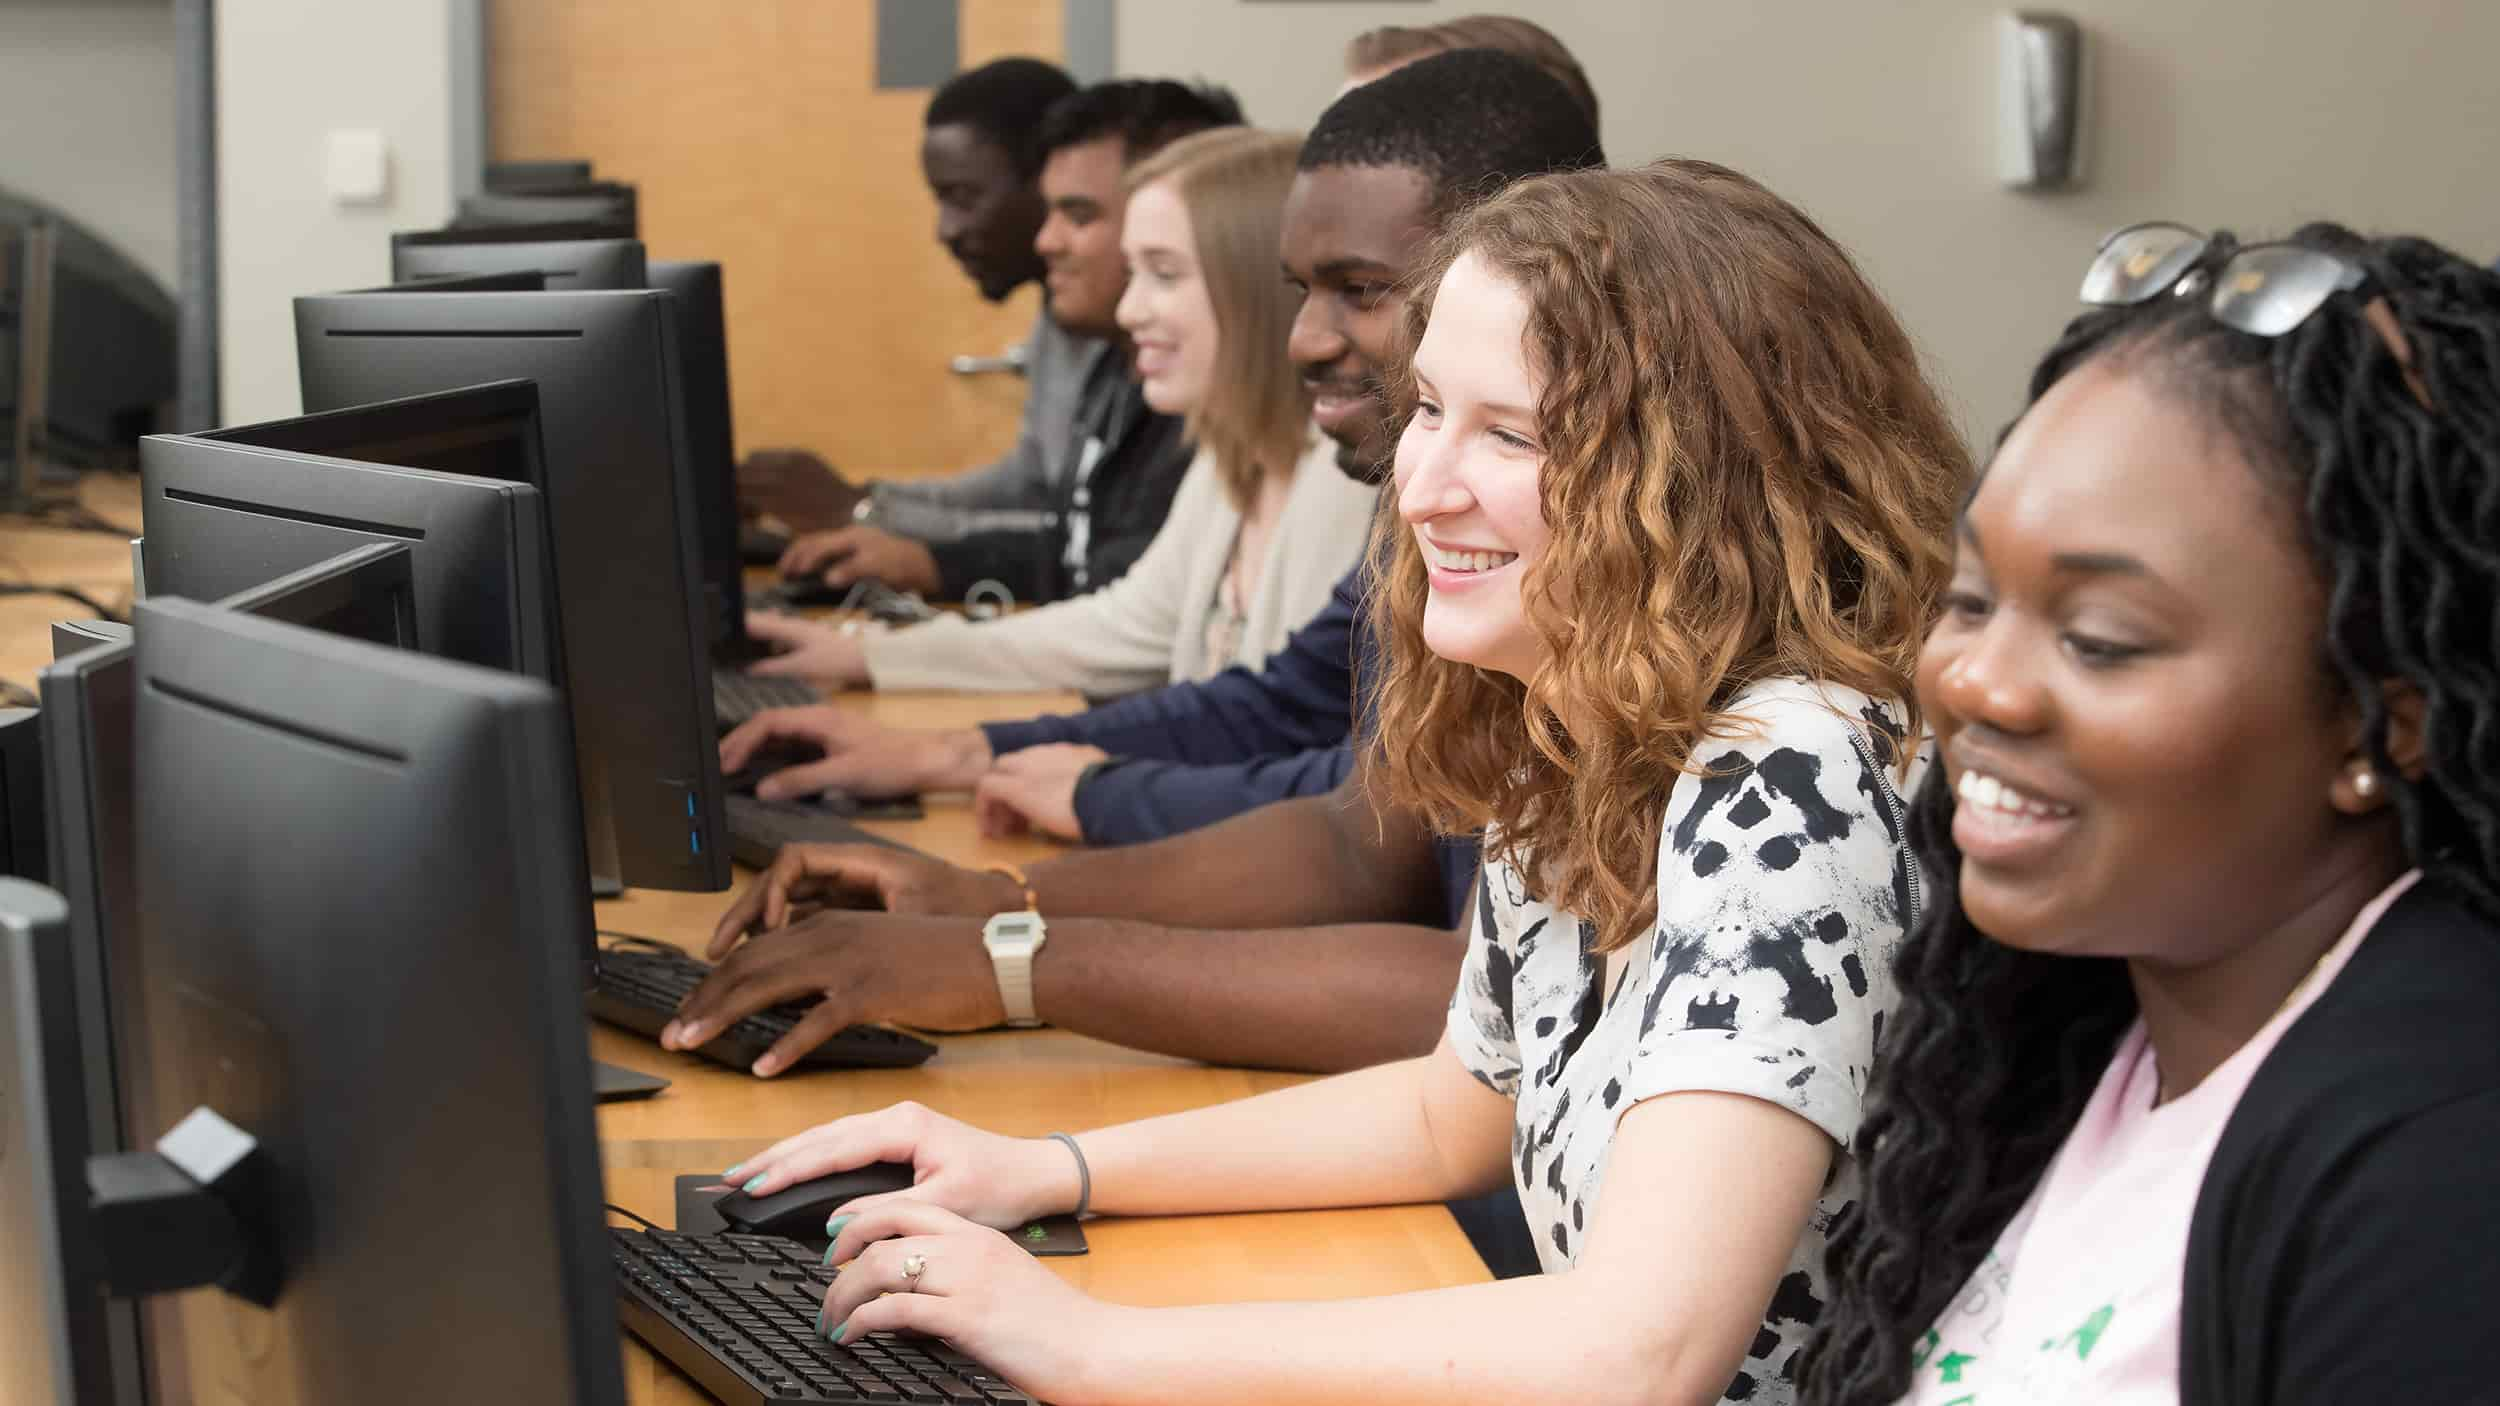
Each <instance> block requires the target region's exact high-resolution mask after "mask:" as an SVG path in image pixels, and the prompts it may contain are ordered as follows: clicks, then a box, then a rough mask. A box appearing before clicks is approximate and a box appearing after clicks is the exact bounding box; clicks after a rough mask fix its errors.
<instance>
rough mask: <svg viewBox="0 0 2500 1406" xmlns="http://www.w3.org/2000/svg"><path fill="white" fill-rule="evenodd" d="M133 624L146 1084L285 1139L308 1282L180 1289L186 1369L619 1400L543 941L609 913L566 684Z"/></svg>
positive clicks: (326, 1391) (296, 1263)
mask: <svg viewBox="0 0 2500 1406" xmlns="http://www.w3.org/2000/svg"><path fill="white" fill-rule="evenodd" d="M135 613H136V615H137V624H138V639H139V647H138V660H139V715H138V737H139V754H138V767H137V775H138V784H137V795H138V814H139V825H138V838H139V853H140V856H141V870H140V884H139V891H140V894H141V913H140V923H139V929H140V939H141V944H142V949H143V953H144V959H143V961H142V963H141V970H142V972H143V974H144V981H145V983H146V1006H147V1018H148V1024H149V1026H150V1028H151V1029H152V1030H153V1031H154V1032H155V1038H154V1039H153V1040H152V1041H151V1042H150V1045H151V1048H150V1054H149V1058H150V1059H151V1061H152V1062H153V1063H154V1066H155V1067H153V1068H152V1070H151V1077H152V1078H153V1079H154V1080H155V1081H156V1083H157V1085H158V1086H159V1088H160V1089H161V1090H162V1091H163V1094H164V1097H165V1100H166V1102H167V1104H168V1105H169V1106H171V1107H174V1108H180V1109H185V1110H187V1109H189V1108H192V1107H196V1106H201V1105H205V1106H207V1107H210V1108H213V1109H215V1110H216V1111H217V1112H218V1113H219V1114H221V1115H222V1116H224V1117H225V1118H227V1119H228V1120H229V1121H231V1122H233V1123H235V1124H236V1125H237V1126H239V1127H241V1128H243V1129H244V1130H245V1131H247V1132H249V1133H251V1134H253V1135H254V1136H255V1137H256V1138H257V1139H258V1140H259V1143H260V1145H261V1148H262V1150H263V1152H264V1153H265V1154H266V1155H267V1156H268V1158H269V1159H270V1163H271V1165H272V1167H273V1169H274V1172H275V1176H274V1178H273V1181H274V1184H275V1185H276V1187H277V1189H278V1199H277V1204H276V1207H275V1212H276V1222H277V1235H278V1242H277V1246H276V1249H277V1253H278V1259H279V1263H280V1265H281V1266H282V1269H283V1272H284V1275H285V1287H284V1290H283V1292H282V1294H281V1296H280V1298H279V1301H278V1303H277V1306H276V1307H275V1308H274V1309H273V1310H271V1311H269V1312H267V1313H261V1312H259V1311H256V1310H249V1309H244V1308H240V1307H238V1306H235V1305H233V1304H231V1303H230V1302H228V1301H225V1300H222V1299H220V1298H218V1297H216V1296H213V1295H207V1296H203V1295H192V1296H190V1297H189V1298H187V1299H185V1300H184V1301H183V1308H184V1310H185V1312H184V1314H183V1332H182V1339H183V1341H182V1344H181V1357H182V1359H183V1361H184V1362H185V1363H186V1365H187V1368H188V1370H189V1371H190V1372H191V1374H192V1380H193V1382H194V1383H195V1384H197V1383H213V1384H216V1385H217V1386H218V1387H219V1388H221V1389H226V1388H228V1387H229V1386H234V1387H239V1388H240V1391H239V1392H237V1393H236V1397H237V1399H240V1400H247V1401H248V1400H260V1399H264V1396H266V1397H267V1398H269V1399H285V1400H300V1401H321V1402H333V1401H337V1402H346V1401H361V1400H374V1399H379V1398H384V1397H387V1398H391V1399H404V1400H430V1401H433V1400H439V1401H532V1402H567V1403H572V1402H579V1403H585V1404H587V1403H600V1406H606V1403H610V1402H614V1401H617V1400H621V1399H623V1398H622V1383H621V1380H620V1377H621V1373H620V1371H619V1365H618V1341H617V1330H616V1320H615V1305H614V1301H613V1295H614V1292H615V1291H614V1287H613V1283H612V1281H611V1279H610V1276H609V1271H608V1268H607V1251H606V1245H605V1234H604V1231H603V1229H602V1227H601V1217H600V1215H599V1211H598V1207H599V1205H600V1176H599V1164H598V1150H597V1139H596V1131H595V1129H594V1127H593V1124H592V1116H591V1087H590V1064H589V1059H588V1057H587V1053H586V1048H587V1043H588V1037H587V1034H586V1032H585V1030H584V1027H583V1022H582V1014H581V1006H580V996H579V987H578V983H577V981H576V976H577V969H576V967H575V965H574V961H573V954H572V953H571V952H570V951H569V950H568V948H567V946H566V945H565V944H563V943H560V942H550V941H548V940H546V934H548V933H550V932H567V933H569V932H571V931H574V930H575V929H576V928H577V926H578V925H580V924H583V923H586V922H587V921H588V920H589V914H588V908H589V897H588V892H587V883H588V879H587V875H586V874H585V873H584V871H583V869H582V867H581V861H580V855H581V834H580V831H579V829H578V827H577V826H576V825H575V824H574V822H573V819H572V817H573V815H574V811H573V807H572V798H571V797H570V796H569V795H567V794H565V790H564V784H565V776H564V771H563V768H562V767H561V766H559V765H557V764H556V762H555V759H556V758H557V756H558V755H559V753H560V750H561V748H562V746H563V742H564V735H563V725H562V710H561V705H560V704H559V702H558V700H557V698H556V696H555V693H554V692H553V690H551V689H549V688H548V687H547V686H546V685H545V684H543V683H540V682H538V681H536V680H532V679H526V678H522V677H519V676H517V675H513V674H507V673H501V672H495V671H490V670H483V669H477V668H473V667H471V666H468V665H463V664H457V663H453V662H450V661H446V660H440V659H433V658H429V657H427V656H424V655H419V654H410V653H406V652H403V651H398V650H392V649H385V648H379V647H375V646H372V645H368V644H364V643H361V642H358V641H353V640H347V639H342V638H338V637H335V636H329V635H322V634H317V633H314V632H311V631H307V630H302V629H298V628H295V627H292V626H288V625H283V624H279V623H276V622H273V621H267V620H260V619H255V618H253V617H250V616H243V615H237V614H234V613H232V612H230V611H221V610H218V609H215V608H213V607H208V606H203V605H199V604H197V603H194V602H190V601H184V600H179V599H164V598H152V599H149V600H145V601H142V602H140V603H139V604H138V606H137V607H136V611H135ZM264 1386H265V1388H266V1390H265V1391H264V1389H263V1388H264ZM210 1394H212V1395H213V1394H214V1393H210ZM219 1399H224V1398H223V1397H220V1398H219Z"/></svg>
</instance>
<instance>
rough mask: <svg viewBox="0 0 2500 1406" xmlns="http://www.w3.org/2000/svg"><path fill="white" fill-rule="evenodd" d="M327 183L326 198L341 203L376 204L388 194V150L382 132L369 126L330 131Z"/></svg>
mask: <svg viewBox="0 0 2500 1406" xmlns="http://www.w3.org/2000/svg"><path fill="white" fill-rule="evenodd" d="M327 184H328V186H329V188H330V199H331V200H333V201H335V202H337V203H338V204H341V205H379V204H381V203H382V201H383V200H384V199H386V198H388V197H389V195H390V192H391V152H390V148H389V146H387V145H386V144H384V142H383V140H382V134H381V133H380V132H377V131H375V130H373V129H372V128H370V127H341V128H338V129H336V130H334V131H332V132H331V133H330V150H329V163H328V170H327Z"/></svg>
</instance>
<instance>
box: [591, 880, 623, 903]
mask: <svg viewBox="0 0 2500 1406" xmlns="http://www.w3.org/2000/svg"><path fill="white" fill-rule="evenodd" d="M590 896H591V897H592V898H623V897H624V896H625V881H624V880H623V879H619V878H614V877H611V876H609V875H606V874H593V875H591V876H590Z"/></svg>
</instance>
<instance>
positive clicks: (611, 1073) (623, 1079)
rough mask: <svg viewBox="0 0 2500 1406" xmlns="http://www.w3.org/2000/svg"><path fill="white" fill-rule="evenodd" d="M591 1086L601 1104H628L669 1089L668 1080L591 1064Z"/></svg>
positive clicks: (636, 1071) (594, 1061)
mask: <svg viewBox="0 0 2500 1406" xmlns="http://www.w3.org/2000/svg"><path fill="white" fill-rule="evenodd" d="M590 1086H591V1089H592V1090H593V1092H595V1093H596V1094H597V1095H598V1101H599V1102H601V1103H626V1102H630V1101H632V1100H634V1099H642V1098H649V1097H651V1096H652V1095H653V1094H656V1093H658V1092H659V1091H660V1090H662V1089H665V1088H667V1087H668V1080H666V1079H663V1078H661V1077H660V1076H659V1075H657V1074H645V1073H642V1072H641V1071H639V1070H634V1069H627V1068H624V1067H623V1066H621V1065H615V1064H605V1063H602V1062H600V1061H599V1060H595V1059H594V1060H592V1061H591V1062H590Z"/></svg>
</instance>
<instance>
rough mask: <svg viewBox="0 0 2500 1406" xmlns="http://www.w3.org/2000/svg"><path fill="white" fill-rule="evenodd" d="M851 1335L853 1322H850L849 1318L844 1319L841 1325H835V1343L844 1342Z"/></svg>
mask: <svg viewBox="0 0 2500 1406" xmlns="http://www.w3.org/2000/svg"><path fill="white" fill-rule="evenodd" d="M850 1335H851V1320H849V1319H848V1318H845V1319H843V1320H842V1321H841V1322H840V1323H837V1324H835V1325H834V1328H833V1340H834V1341H835V1342H837V1343H838V1342H840V1341H842V1340H843V1339H844V1338H847V1337H849V1336H850Z"/></svg>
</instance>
